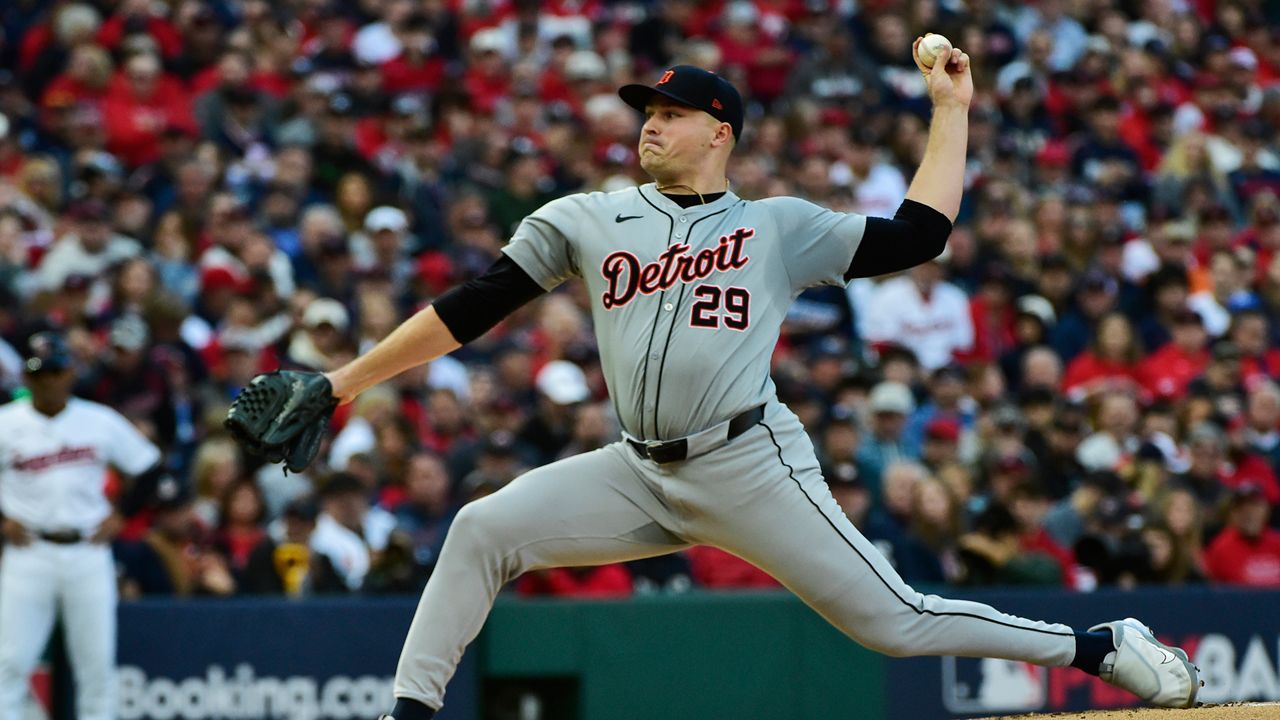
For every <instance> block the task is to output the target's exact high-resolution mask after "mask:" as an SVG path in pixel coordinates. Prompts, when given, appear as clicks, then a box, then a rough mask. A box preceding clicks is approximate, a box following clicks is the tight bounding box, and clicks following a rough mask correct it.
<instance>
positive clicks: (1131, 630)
mask: <svg viewBox="0 0 1280 720" xmlns="http://www.w3.org/2000/svg"><path fill="white" fill-rule="evenodd" d="M1099 630H1110V631H1111V638H1112V641H1113V642H1114V643H1115V646H1116V649H1115V651H1114V652H1110V653H1107V657H1106V658H1105V659H1104V660H1103V661H1102V667H1101V669H1100V670H1101V671H1100V672H1099V675H1100V676H1101V677H1102V679H1103V680H1106V681H1107V682H1109V683H1111V684H1112V685H1115V686H1116V687H1119V688H1123V689H1125V690H1128V691H1129V692H1131V693H1133V694H1134V695H1137V696H1138V697H1140V698H1142V699H1143V700H1146V701H1147V702H1149V703H1151V704H1153V705H1159V706H1160V707H1169V708H1187V707H1192V706H1194V705H1195V704H1196V693H1197V692H1199V691H1200V686H1202V685H1204V682H1203V681H1202V680H1201V679H1200V673H1199V670H1200V669H1199V668H1197V667H1196V666H1195V665H1192V664H1191V660H1190V659H1189V658H1188V657H1187V653H1186V651H1184V650H1182V649H1181V648H1173V647H1169V646H1168V645H1165V644H1164V643H1162V642H1160V641H1159V640H1156V637H1155V635H1152V634H1151V629H1150V628H1148V627H1147V626H1146V625H1143V624H1142V623H1140V622H1138V621H1137V620H1135V619H1133V618H1125V619H1123V620H1116V621H1114V622H1109V623H1102V624H1100V625H1094V626H1093V627H1091V628H1089V632H1096V631H1099Z"/></svg>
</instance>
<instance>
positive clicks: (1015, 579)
mask: <svg viewBox="0 0 1280 720" xmlns="http://www.w3.org/2000/svg"><path fill="white" fill-rule="evenodd" d="M926 31H935V32H941V33H943V34H946V35H947V36H948V37H950V38H951V39H952V41H953V42H954V43H955V44H956V45H957V46H958V47H960V48H962V49H963V50H965V51H966V52H968V53H969V55H970V57H971V58H972V60H973V70H974V76H975V81H976V85H977V93H976V96H975V99H974V102H973V106H972V112H971V119H970V122H971V126H970V145H969V157H968V164H967V168H966V181H965V182H966V193H965V202H964V205H963V207H962V210H961V214H960V217H959V218H958V220H957V223H956V227H955V231H954V233H953V234H952V236H951V240H950V242H949V247H948V250H947V252H946V253H944V255H943V256H942V257H941V258H939V259H938V260H937V261H934V262H930V263H927V264H925V265H923V266H921V267H918V268H916V269H913V270H911V271H909V272H907V273H904V274H902V275H900V276H897V277H890V278H875V279H868V280H857V281H855V282H854V283H853V284H852V285H851V286H850V287H849V288H847V290H846V289H840V288H822V289H818V290H813V291H810V292H807V293H805V294H804V295H802V296H801V298H800V299H799V300H798V301H797V302H796V304H795V306H794V307H793V308H792V311H791V312H790V314H789V316H788V320H787V323H786V325H785V327H784V332H783V336H782V339H781V341H780V343H779V344H778V346H777V348H776V350H775V352H774V378H775V381H776V383H777V385H778V388H779V392H780V395H781V397H782V399H783V400H784V401H785V402H787V403H789V404H790V406H791V407H792V408H793V409H794V410H795V411H796V412H797V414H799V415H800V416H801V419H802V420H803V421H804V422H805V425H806V427H807V428H808V429H809V431H810V433H811V435H812V437H813V440H814V444H815V446H816V447H817V449H818V452H819V456H820V458H821V460H822V462H823V465H824V470H825V475H826V477H827V478H828V481H829V483H830V487H831V490H832V493H833V494H834V496H835V497H836V499H837V500H838V502H839V503H840V505H841V507H843V508H844V510H845V512H846V513H847V514H848V515H849V517H850V518H851V519H852V521H853V522H854V524H856V525H857V526H858V527H859V528H860V529H861V530H862V531H863V532H864V533H865V534H866V535H867V536H868V537H869V538H870V539H872V540H873V541H874V542H875V543H876V544H877V546H879V547H880V548H881V549H882V550H883V551H884V553H885V554H886V556H888V557H889V558H890V560H891V561H892V562H893V563H894V565H895V566H896V567H897V568H898V570H899V571H900V572H901V573H902V574H903V575H904V577H905V578H906V579H907V580H908V581H910V582H913V583H918V584H922V585H943V584H955V585H989V584H1001V585H1009V584H1026V585H1041V586H1051V587H1063V588H1071V589H1074V590H1078V591H1088V590H1091V589H1093V588H1095V587H1099V586H1110V585H1119V586H1123V587H1131V586H1134V585H1138V584H1147V583H1159V584H1178V583H1199V582H1217V583H1234V584H1245V585H1254V586H1272V587H1276V586H1280V533H1278V532H1277V530H1275V529H1274V527H1275V526H1276V525H1277V524H1278V523H1280V513H1273V512H1272V511H1273V510H1275V509H1276V506H1277V504H1278V503H1280V481H1278V480H1277V477H1278V476H1280V387H1278V385H1277V383H1278V382H1280V346H1278V345H1277V343H1278V341H1280V323H1277V322H1276V320H1277V318H1280V199H1278V196H1280V6H1277V5H1276V4H1275V3H1268V2H1265V0H1148V1H1144V2H1138V1H1137V0H1132V1H1129V0H1110V1H1107V0H1102V1H1094V2H1087V1H1085V0H1033V1H1030V2H1026V3H1014V2H1008V3H1006V2H999V1H998V0H966V1H963V2H962V1H960V0H942V1H940V2H939V1H935V0H906V1H903V0H864V1H863V2H851V1H849V0H752V1H747V0H733V1H731V2H724V1H718V0H713V1H709V2H691V1H689V0H653V1H650V2H621V1H620V2H607V1H605V0H550V1H548V2H530V1H529V0H352V1H351V2H334V1H333V0H280V1H279V2H267V1H265V0H96V1H95V0H73V1H65V0H57V1H55V2H48V1H46V0H8V1H7V2H5V3H3V7H2V8H0V337H2V338H3V340H0V387H2V389H3V394H4V396H5V397H6V398H8V397H10V396H12V397H20V396H21V395H22V394H23V392H24V391H23V389H22V387H21V386H22V382H23V376H22V366H21V360H20V358H21V353H22V348H23V347H24V345H23V343H24V341H25V338H26V337H27V336H28V335H30V334H31V333H32V332H35V331H37V330H41V329H47V328H60V329H63V330H64V331H65V332H66V333H67V334H68V337H69V339H70V342H71V345H72V348H73V352H74V353H75V354H76V358H77V363H78V370H77V372H78V376H79V383H78V389H77V392H78V394H80V395H81V396H83V397H86V398H89V399H92V400H96V401H99V402H103V403H106V404H109V405H111V406H112V407H114V408H116V409H117V410H119V411H121V412H122V413H124V414H125V415H126V416H127V417H128V418H129V419H130V420H132V421H133V422H134V423H136V424H137V425H138V427H140V428H141V429H143V431H144V432H145V433H146V434H147V435H148V436H149V437H151V438H153V439H154V440H155V441H156V442H158V443H159V444H160V445H161V447H163V448H164V449H165V451H166V462H167V464H168V466H169V468H170V469H171V470H172V471H173V473H174V476H175V477H177V478H179V479H180V482H178V483H176V484H175V483H166V484H161V485H159V486H157V487H154V488H149V489H142V490H140V489H137V488H134V489H129V488H128V487H124V488H123V489H122V490H121V491H120V492H121V494H122V507H124V508H125V509H126V511H127V512H128V514H129V517H128V522H127V525H126V527H125V530H124V532H123V534H122V535H121V537H120V538H119V540H118V541H117V543H116V548H117V557H118V559H119V567H120V574H121V582H122V587H123V588H124V592H125V593H126V596H128V597H136V596H138V595H148V594H178V595H191V594H202V595H229V594H236V593H281V594H287V595H307V594H313V593H328V592H334V593H346V592H365V593H379V592H414V591H416V590H418V589H419V588H421V587H422V585H423V583H424V582H425V580H426V578H427V577H428V576H429V575H430V573H431V569H432V567H433V564H434V561H435V559H436V558H437V557H438V555H439V552H440V549H441V546H442V544H443V541H444V537H445V534H446V532H447V529H448V526H449V523H450V519H451V518H452V516H453V515H454V513H455V512H456V511H457V509H458V508H459V507H460V506H461V505H462V504H464V503H466V502H469V501H471V500H473V499H476V498H478V497H481V496H483V495H485V494H487V493H491V492H493V491H495V490H497V489H499V488H501V487H502V486H503V485H505V484H506V483H508V482H510V481H511V480H512V479H513V478H515V477H516V476H517V475H519V474H520V473H521V472H522V471H523V470H524V469H526V468H529V467H533V466H536V465H539V464H542V463H546V462H550V461H553V460H555V459H557V458H561V457H565V456H567V455H572V454H575V453H579V452H583V451H588V450H592V449H594V448H598V447H600V446H602V445H604V444H606V443H608V442H611V441H613V440H614V439H616V438H617V437H618V427H617V422H616V419H615V418H614V416H613V413H612V410H611V407H610V405H609V403H608V401H607V393H606V389H605V388H604V386H603V383H602V380H601V373H600V368H599V358H598V353H597V348H596V346H595V342H594V339H593V337H592V333H591V325H590V319H589V314H588V300H589V299H588V298H587V297H586V296H585V295H584V293H583V291H582V288H581V287H580V286H579V285H578V284H576V283H570V284H568V285H567V286H566V287H563V288H562V289H560V290H558V291H556V292H554V293H552V294H550V295H548V296H546V297H544V298H542V299H540V300H538V301H536V302H534V303H532V304H530V305H529V306H527V307H525V308H523V309H521V310H520V311H518V312H517V313H516V314H514V315H513V316H511V317H510V318H509V319H508V320H507V321H505V322H504V323H503V324H502V325H500V326H499V327H498V328H496V329H494V330H493V331H492V332H490V333H489V334H488V335H486V336H485V337H483V338H481V339H480V340H478V341H476V342H475V343H473V344H471V345H469V346H467V347H465V348H463V349H462V350H459V351H458V352H456V353H454V354H453V355H452V356H450V357H446V358H441V359H440V360H437V361H435V362H432V363H430V364H429V365H426V366H424V367H422V368H419V369H416V370H413V371H409V372H406V373H404V374H403V375H401V376H400V377H398V378H396V379H395V380H393V381H391V382H390V383H388V384H386V385H384V386H379V387H377V388H374V389H372V390H370V391H368V392H366V393H364V394H363V395H362V396H361V397H360V398H359V399H358V400H357V401H355V402H354V403H352V404H350V405H347V406H344V407H343V408H340V410H339V412H338V414H337V416H336V417H335V421H334V427H333V428H332V430H333V432H332V433H331V439H330V441H329V442H327V444H326V446H325V447H324V448H323V449H322V452H321V456H320V462H318V463H317V465H316V466H313V468H312V469H310V470H308V471H307V472H306V473H305V474H300V475H287V474H285V473H283V472H282V471H281V469H280V468H279V467H278V466H263V465H262V464H261V462H260V461H258V460H256V459H255V458H252V457H247V456H245V455H243V454H242V453H241V452H240V451H239V449H238V448H237V447H236V445H235V444H234V443H233V442H231V441H230V440H229V439H228V438H227V437H226V435H225V434H224V433H223V431H222V429H221V419H222V417H223V416H224V415H225V412H226V408H227V406H228V404H229V402H230V400H231V399H232V398H233V397H234V396H235V394H236V392H237V391H238V389H239V388H241V387H242V386H243V385H244V384H245V383H246V382H247V381H248V380H249V379H250V378H252V377H253V376H254V375H255V374H256V373H258V372H262V371H266V370H270V369H273V368H277V367H292V368H308V369H316V370H326V369H331V368H334V367H336V366H338V365H340V364H342V363H344V362H345V361H347V360H349V359H351V358H352V357H354V356H355V355H357V354H358V353H360V352H362V351H364V350H367V349H368V348H369V347H371V346H372V345H373V344H374V343H376V342H377V341H378V340H379V339H381V338H382V337H384V336H385V335H387V334H388V333H389V332H390V331H391V330H392V329H393V328H394V327H395V326H396V325H397V324H398V323H399V322H400V321H401V320H403V319H404V318H406V317H407V316H409V315H410V314H412V313H413V312H415V311H416V310H418V309H420V308H422V307H424V306H425V305H426V304H428V303H429V302H431V300H432V299H433V298H434V297H436V296H437V295H439V294H440V293H442V292H443V291H445V290H446V289H448V288H449V287H451V286H453V285H455V284H457V283H459V282H461V281H464V280H466V279H468V278H471V277H474V276H476V275H477V274H479V273H481V272H483V270H484V269H485V268H486V267H487V266H488V265H489V264H490V263H491V262H492V261H493V260H494V259H495V258H496V257H497V255H498V253H499V251H500V249H501V247H502V246H503V244H504V243H505V242H506V240H507V238H508V237H509V236H510V233H511V231H512V229H513V228H514V227H515V226H516V225H517V224H518V223H519V222H520V220H521V218H523V217H524V216H525V215H526V214H528V213H529V212H531V211H533V210H534V209H536V208H538V207H539V206H541V205H542V204H543V203H545V202H546V201H548V200H550V199H552V198H555V197H557V196H560V195H563V194H566V193H571V192H580V191H594V190H614V189H619V188H624V187H629V186H631V185H634V184H636V183H638V182H645V181H647V178H645V177H644V176H643V174H642V173H641V171H640V169H639V166H638V164H637V162H636V149H635V145H636V143H635V140H636V137H637V132H638V129H639V125H640V121H641V118H640V117H639V116H638V115H637V114H636V113H635V112H634V111H633V110H631V109H630V108H628V107H626V106H625V105H623V104H622V102H621V101H620V100H619V99H618V97H617V96H616V94H615V90H616V88H617V87H618V86H619V85H620V84H622V83H624V82H629V81H632V80H636V79H638V80H639V81H644V82H651V81H652V80H653V79H655V78H656V76H657V75H658V74H660V73H661V71H662V70H663V69H664V68H666V67H668V66H669V65H672V64H676V63H681V62H683V63H689V64H695V65H699V66H702V67H706V68H709V69H713V70H715V71H717V72H719V73H721V74H723V75H724V76H726V77H727V78H729V79H730V80H732V81H733V82H734V83H735V84H736V85H737V87H738V88H739V89H740V90H741V91H742V93H743V95H744V98H745V99H746V101H747V103H748V119H747V123H746V131H745V134H744V137H743V140H742V142H741V144H740V146H739V147H738V148H737V151H736V153H735V157H734V160H733V162H732V164H731V166H730V179H731V180H732V183H733V188H734V191H735V192H736V193H738V194H739V195H741V196H743V197H746V198H762V197H768V196H773V195H783V194H786V195H796V196H800V197H804V198H807V199H809V200H812V201H814V202H816V203H819V204H821V205H824V206H827V207H830V208H833V209H836V210H841V211H851V212H859V213H864V214H868V215H877V216H891V215H892V214H893V212H894V211H895V209H896V208H897V206H898V204H899V203H900V202H901V200H902V198H903V196H904V195H905V193H906V188H907V184H908V182H909V181H910V179H911V174H912V173H913V172H914V169H915V167H916V166H917V164H918V162H919V160H920V158H921V156H922V153H923V149H924V145H925V140H926V136H927V127H928V125H927V124H928V113H929V102H928V97H927V95H926V88H925V84H924V82H923V79H922V78H921V76H920V73H919V72H918V71H917V70H916V68H915V66H914V64H913V63H912V60H911V52H910V49H911V43H912V40H913V39H914V38H915V37H916V36H918V35H921V34H923V33H924V32H926ZM853 561H854V560H852V559H851V562H853ZM773 584H774V582H773V580H772V579H771V578H769V577H767V576H765V575H763V573H760V572H759V571H758V570H755V569H754V568H752V567H751V566H749V565H746V564H745V563H743V562H742V561H740V560H737V559H736V558H734V557H732V556H730V555H727V554H725V553H723V552H720V551H718V550H714V549H711V548H694V549H691V550H689V551H686V552H683V553H680V554H678V555H674V556H670V557H667V558H659V559H655V560H648V561H642V562H638V563H629V564H625V565H614V566H605V567H602V568H590V569H563V570H549V571H541V572H537V573H532V574H529V575H526V576H525V577H523V578H521V579H520V580H518V581H517V582H516V583H515V584H514V585H515V587H514V589H513V591H514V592H517V593H521V594H527V595H542V594H550V595H566V596H593V597H612V596H624V595H628V594H631V593H641V592H680V591H684V590H686V589H688V588H695V587H711V588H732V587H768V586H771V585H773Z"/></svg>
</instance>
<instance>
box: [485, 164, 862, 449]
mask: <svg viewBox="0 0 1280 720" xmlns="http://www.w3.org/2000/svg"><path fill="white" fill-rule="evenodd" d="M865 227H866V218H865V217H863V216H861V215H855V214H843V213H836V212H832V211H830V210H827V209H825V208H821V207H819V206H817V205H814V204H813V203H810V202H806V201H804V200H800V199H798V198H791V197H779V198H769V199H767V200H757V201H750V200H743V199H742V198H740V197H738V196H737V195H735V194H733V193H732V192H727V193H725V194H724V196H722V197H721V198H720V199H718V200H716V201H714V202H711V203H708V204H706V205H695V206H693V207H690V208H682V207H680V206H679V205H677V204H676V203H675V202H673V201H671V200H670V199H668V198H667V197H666V196H664V195H663V194H662V193H660V192H658V191H657V190H656V189H655V187H654V185H653V184H652V183H649V184H647V185H642V186H640V187H638V188H629V189H626V190H619V191H616V192H611V193H599V192H597V193H588V194H578V195H570V196H568V197H564V198H561V199H559V200H555V201H553V202H550V203H548V204H547V205H545V206H543V207H542V208H541V209H540V210H538V211H537V212H535V213H534V214H532V215H530V216H529V217H527V218H526V219H525V220H524V222H522V223H521V224H520V226H519V228H518V229H517V230H516V232H515V235H514V237H513V238H512V240H511V243H510V244H509V245H508V246H507V247H506V248H505V252H506V254H507V255H508V256H510V257H511V259H512V260H514V261H515V262H516V263H517V264H518V265H519V266H520V267H521V268H523V269H524V271H525V272H527V273H528V274H529V275H530V277H532V278H533V279H534V280H535V281H536V282H537V283H538V284H539V285H541V286H542V287H543V288H545V289H547V290H550V289H552V288H554V287H556V286H557V285H559V284H560V283H562V282H564V281H565V280H567V279H569V278H570V277H572V276H578V277H581V278H582V279H583V280H584V281H585V282H586V284H587V288H588V289H589V290H590V292H591V298H592V303H591V308H592V316H593V320H594V321H595V331H596V335H597V339H598V343H599V347H600V360H601V365H602V367H603V369H604V376H605V380H606V382H607V383H608V385H609V392H610V395H611V396H612V397H613V401H614V403H615V406H616V408H617V412H618V417H619V419H620V420H621V422H622V427H623V429H625V430H626V431H627V432H628V433H629V434H630V435H632V436H634V437H636V438H639V439H644V440H668V439H672V438H678V437H683V436H685V435H689V434H691V433H695V432H698V431H699V430H703V429H705V428H708V427H711V426H712V425H715V424H716V423H717V422H720V421H723V420H725V419H728V418H730V417H733V416H734V415H735V414H737V413H739V412H741V411H743V410H745V409H747V408H751V407H755V406H757V405H761V404H763V403H764V402H765V401H766V400H768V399H769V398H770V397H773V395H774V387H773V382H772V380H770V378H769V359H770V355H771V353H772V352H773V348H774V345H775V344H776V343H777V341H778V332H779V330H780V329H781V327H782V321H783V319H784V318H785V317H786V313H787V308H788V307H789V306H790V304H791V301H792V300H794V299H795V297H796V295H798V294H799V293H800V292H802V291H803V290H805V289H806V288H809V287H812V286H814V285H819V284H831V285H843V284H844V278H843V274H844V272H845V270H847V269H848V267H849V263H850V261H851V260H852V259H853V254H854V251H855V250H857V247H858V243H859V241H861V239H862V232H863V230H864V229H865Z"/></svg>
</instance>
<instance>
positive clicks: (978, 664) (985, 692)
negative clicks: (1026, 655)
mask: <svg viewBox="0 0 1280 720" xmlns="http://www.w3.org/2000/svg"><path fill="white" fill-rule="evenodd" d="M1048 689H1049V675H1048V672H1047V671H1046V670H1045V668H1042V667H1039V666H1037V665H1032V664H1030V663H1024V662H1017V661H1014V660H994V659H992V658H956V657H944V658H942V702H943V704H944V705H945V706H946V708H947V710H949V711H950V712H952V713H954V714H957V715H967V714H971V713H986V712H1009V711H1027V710H1039V709H1041V708H1043V707H1044V705H1045V700H1046V699H1047V696H1048Z"/></svg>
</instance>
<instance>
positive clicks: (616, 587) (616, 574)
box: [516, 563, 631, 598]
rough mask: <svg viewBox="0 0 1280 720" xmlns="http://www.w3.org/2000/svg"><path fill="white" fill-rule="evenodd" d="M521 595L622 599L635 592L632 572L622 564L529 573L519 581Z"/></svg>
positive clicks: (518, 589)
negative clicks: (632, 584)
mask: <svg viewBox="0 0 1280 720" xmlns="http://www.w3.org/2000/svg"><path fill="white" fill-rule="evenodd" d="M516 592H518V593H520V594H521V595H549V596H552V597H572V598H622V597H627V596H629V595H630V594H631V573H630V572H628V571H627V568H625V567H624V566H622V565H618V564H616V563H615V564H612V565H601V566H599V567H580V568H550V569H548V570H539V571H535V572H529V573H525V574H524V575H521V576H520V579H519V580H517V581H516Z"/></svg>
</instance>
